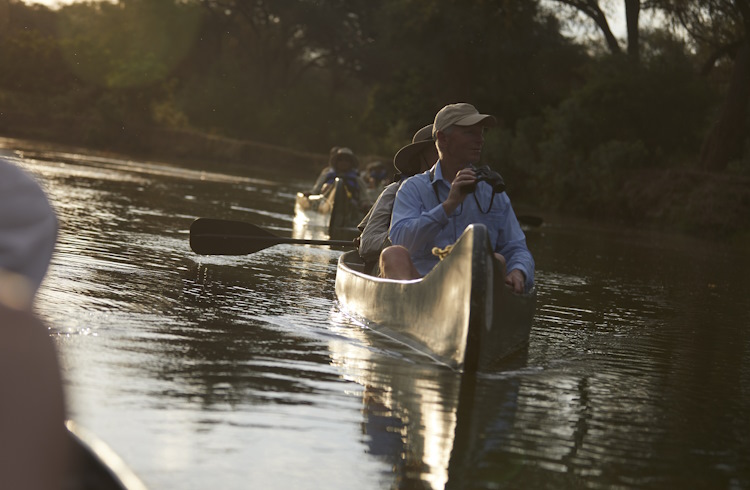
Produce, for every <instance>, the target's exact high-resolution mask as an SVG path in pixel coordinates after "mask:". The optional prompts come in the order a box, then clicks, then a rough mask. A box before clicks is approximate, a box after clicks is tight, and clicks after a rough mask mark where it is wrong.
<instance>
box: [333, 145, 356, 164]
mask: <svg viewBox="0 0 750 490" xmlns="http://www.w3.org/2000/svg"><path fill="white" fill-rule="evenodd" d="M343 161H348V162H349V163H351V168H357V167H358V166H359V160H358V159H357V157H356V155H354V152H353V151H352V150H351V149H350V148H346V147H338V148H337V149H336V152H335V153H333V154H332V155H331V166H332V167H333V168H336V167H337V165H338V163H339V162H343Z"/></svg>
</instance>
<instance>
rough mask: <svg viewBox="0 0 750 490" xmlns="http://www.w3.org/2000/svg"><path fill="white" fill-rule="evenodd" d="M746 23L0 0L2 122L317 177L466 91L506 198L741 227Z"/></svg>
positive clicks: (63, 139)
mask: <svg viewBox="0 0 750 490" xmlns="http://www.w3.org/2000/svg"><path fill="white" fill-rule="evenodd" d="M618 5H622V6H623V7H624V11H625V13H626V20H627V30H626V32H627V34H626V35H625V37H624V39H618V38H617V37H616V36H615V35H614V34H613V32H612V27H611V26H612V20H613V17H612V10H611V9H612V8H613V7H615V6H618ZM644 14H649V18H657V19H660V22H659V24H658V25H654V24H652V23H650V24H646V23H645V22H643V21H642V18H645V17H644ZM748 26H750V2H749V1H748V0H706V1H697V0H695V1H693V0H680V1H674V0H650V1H648V2H646V1H645V0H622V1H621V0H610V1H607V0H600V1H597V0H547V1H533V0H528V1H524V2H507V1H501V0H483V1H476V0H383V1H382V2H372V1H370V0H326V1H313V0H286V1H283V2H282V1H275V0H224V1H218V0H180V1H178V0H119V1H117V2H106V1H104V2H92V3H86V2H82V3H75V4H72V5H68V6H64V7H61V8H59V9H57V10H50V9H48V8H46V7H42V6H39V5H34V6H30V5H25V4H24V3H21V2H20V1H19V0H7V1H5V2H2V1H0V66H2V67H3V70H0V135H3V136H13V137H24V138H37V139H40V140H46V141H56V142H59V143H66V144H74V145H79V146H85V147H89V148H97V149H108V150H112V151H119V152H125V153H129V154H134V155H150V156H156V157H162V158H175V159H183V160H185V161H190V162H200V161H204V162H205V161H211V160H212V159H217V158H221V159H227V160H233V161H237V162H240V163H244V164H246V165H248V167H251V166H252V165H268V164H269V163H272V162H276V163H278V164H279V165H282V164H287V165H290V164H292V162H293V165H294V167H295V169H296V170H297V171H299V172H302V173H306V174H308V175H310V178H311V179H312V178H314V176H315V175H316V174H317V172H318V170H319V168H320V167H321V166H322V165H323V163H324V162H325V159H326V158H325V157H326V154H327V152H328V149H329V148H330V147H331V146H334V145H343V146H349V147H351V148H353V149H354V150H355V152H357V153H358V154H360V155H363V156H367V155H370V158H376V156H377V155H382V156H384V157H382V158H385V159H388V160H390V157H391V156H392V155H393V154H394V153H395V151H396V150H397V149H398V148H399V147H401V146H402V145H403V144H405V143H406V142H408V141H410V139H411V136H412V134H413V133H414V132H415V131H416V130H417V129H419V128H420V127H422V126H424V125H425V124H428V123H429V122H431V120H432V118H433V117H434V114H435V113H436V112H437V110H438V109H440V107H442V106H443V105H445V104H446V103H451V102H459V101H466V102H471V103H473V104H474V105H476V106H477V108H478V109H479V110H480V111H481V112H487V113H492V114H495V115H496V116H498V118H499V119H500V120H501V122H502V124H501V127H500V128H497V129H494V130H492V131H491V132H490V133H488V136H487V143H486V149H485V151H484V155H483V159H484V160H485V161H486V162H488V163H491V164H492V165H493V166H494V167H495V168H496V169H498V170H499V171H500V172H501V173H502V174H503V176H504V177H505V180H506V181H507V183H508V192H509V193H510V194H511V197H512V198H513V200H514V202H516V203H521V204H525V205H529V206H533V207H536V208H538V209H555V210H557V211H560V212H567V213H576V214H579V215H582V216H587V217H593V218H600V219H606V220H609V221H621V222H623V223H628V224H637V225H642V226H654V227H661V228H669V229H679V230H686V231H690V232H693V233H710V234H712V235H727V234H736V233H748V232H750V137H748V127H750V126H749V124H750V121H748V119H750V116H749V114H750V111H749V110H748V100H749V99H750V36H749V34H750V32H748ZM571 33H576V35H575V36H574V35H572V34H571ZM585 34H587V35H585Z"/></svg>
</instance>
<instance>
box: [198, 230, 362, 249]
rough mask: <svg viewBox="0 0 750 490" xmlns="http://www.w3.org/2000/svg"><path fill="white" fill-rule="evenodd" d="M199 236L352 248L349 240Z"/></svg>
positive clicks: (352, 245) (207, 234) (224, 235)
mask: <svg viewBox="0 0 750 490" xmlns="http://www.w3.org/2000/svg"><path fill="white" fill-rule="evenodd" d="M201 236H203V237H206V238H216V239H220V240H223V239H227V240H252V241H254V242H260V243H264V244H267V246H269V247H270V246H272V245H280V244H282V243H294V244H297V245H329V246H331V247H354V246H355V244H354V242H353V241H351V240H313V239H310V238H287V237H282V236H246V235H227V234H223V233H203V234H202V235H201Z"/></svg>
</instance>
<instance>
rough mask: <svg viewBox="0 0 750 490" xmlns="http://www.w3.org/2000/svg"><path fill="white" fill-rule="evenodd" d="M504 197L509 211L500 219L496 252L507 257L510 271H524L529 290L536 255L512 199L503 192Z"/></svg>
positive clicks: (507, 266)
mask: <svg viewBox="0 0 750 490" xmlns="http://www.w3.org/2000/svg"><path fill="white" fill-rule="evenodd" d="M503 198H504V199H505V200H507V203H506V206H505V208H506V210H507V212H505V213H504V215H503V216H502V218H501V221H500V226H499V228H498V235H497V237H496V240H495V244H496V245H495V252H498V253H499V254H501V255H502V256H503V257H505V263H506V270H507V271H508V272H510V271H512V270H514V269H518V270H520V271H521V272H523V274H524V276H525V277H526V284H525V286H526V290H527V291H528V290H529V289H531V288H532V287H533V286H534V267H535V264H534V257H533V256H532V255H531V252H530V251H529V248H528V247H527V246H526V235H525V234H524V232H523V230H522V229H521V225H520V224H519V223H518V219H517V218H516V214H515V213H514V212H513V207H512V206H511V204H510V200H509V199H508V197H507V196H506V195H505V194H503Z"/></svg>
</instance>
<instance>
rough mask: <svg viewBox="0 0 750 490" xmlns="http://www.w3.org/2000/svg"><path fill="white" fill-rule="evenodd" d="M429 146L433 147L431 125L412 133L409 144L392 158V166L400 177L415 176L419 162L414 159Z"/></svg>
mask: <svg viewBox="0 0 750 490" xmlns="http://www.w3.org/2000/svg"><path fill="white" fill-rule="evenodd" d="M430 146H435V142H434V141H433V139H432V124H428V125H427V126H425V127H423V128H422V129H420V130H419V131H417V132H416V133H414V137H413V138H412V139H411V143H409V144H408V145H406V146H404V147H403V148H401V149H400V150H398V152H397V153H396V156H394V157H393V166H394V167H396V170H398V171H399V172H400V173H401V175H407V176H412V175H414V174H416V173H417V172H419V167H420V165H419V163H420V162H419V161H418V160H417V158H416V157H417V155H419V154H420V153H421V152H422V151H423V150H425V149H427V148H429V147H430Z"/></svg>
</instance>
